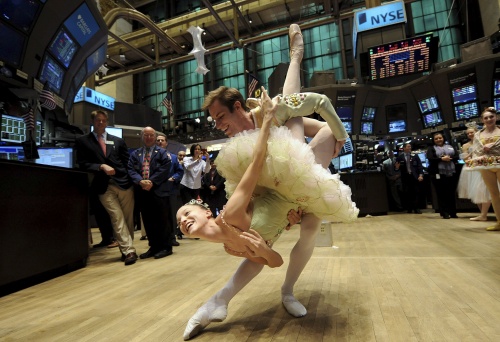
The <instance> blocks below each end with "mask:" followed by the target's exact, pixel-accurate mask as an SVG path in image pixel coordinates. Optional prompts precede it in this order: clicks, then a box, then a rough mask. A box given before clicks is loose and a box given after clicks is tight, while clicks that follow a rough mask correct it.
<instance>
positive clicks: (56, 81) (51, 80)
mask: <svg viewBox="0 0 500 342" xmlns="http://www.w3.org/2000/svg"><path fill="white" fill-rule="evenodd" d="M64 74H65V71H64V69H63V67H61V66H60V65H59V63H58V62H56V60H55V59H54V58H52V57H51V56H49V55H48V54H46V55H45V58H44V59H43V63H42V65H41V68H40V82H42V83H47V86H48V88H49V89H50V90H52V91H53V92H55V93H57V94H59V93H60V92H61V86H62V82H63V80H64Z"/></svg>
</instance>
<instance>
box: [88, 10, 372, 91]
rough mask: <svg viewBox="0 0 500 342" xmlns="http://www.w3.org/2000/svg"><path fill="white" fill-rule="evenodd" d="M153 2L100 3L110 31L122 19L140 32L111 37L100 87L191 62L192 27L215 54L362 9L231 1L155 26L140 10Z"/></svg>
mask: <svg viewBox="0 0 500 342" xmlns="http://www.w3.org/2000/svg"><path fill="white" fill-rule="evenodd" d="M151 2H154V0H117V1H116V0H114V1H112V0H106V1H101V10H102V11H103V12H105V13H106V14H105V15H104V20H105V21H106V24H107V25H108V28H111V27H112V25H113V24H114V23H115V22H116V21H117V20H118V19H125V20H127V21H130V22H136V24H135V26H136V27H141V28H140V29H137V30H134V31H133V32H131V33H126V34H123V35H120V36H118V35H116V34H114V33H112V32H110V33H109V36H108V51H107V55H108V56H107V62H106V69H108V70H106V69H104V71H105V72H106V74H104V73H103V72H100V73H99V76H98V77H96V85H102V84H105V83H107V82H110V81H113V80H116V79H118V78H120V77H124V76H128V75H133V74H137V73H142V72H146V71H150V70H154V69H159V68H165V67H167V66H170V65H174V64H177V63H180V62H184V61H188V60H191V59H193V58H194V57H193V56H192V55H190V54H189V52H190V51H191V50H192V49H193V36H192V35H191V34H190V33H189V32H187V30H188V28H189V27H190V26H199V27H201V28H203V29H204V30H205V33H206V34H203V35H202V42H203V44H204V47H205V49H207V50H208V51H207V52H206V54H211V53H214V52H219V51H223V50H228V49H232V48H240V47H243V46H244V45H246V44H249V43H252V42H257V41H261V40H265V39H269V38H271V37H274V36H280V35H283V34H286V33H287V30H288V26H289V25H290V24H291V23H298V24H301V27H302V28H304V29H305V28H308V27H313V26H318V25H322V24H325V23H331V22H334V21H337V20H338V19H339V17H341V16H343V15H348V13H350V12H351V11H352V9H353V8H355V7H356V6H357V7H359V6H364V2H361V3H360V2H359V1H353V0H344V1H342V0H341V1H339V0H322V1H313V0H228V1H225V2H222V3H218V4H215V5H212V4H210V2H209V1H208V0H201V4H202V6H201V8H196V9H193V10H192V11H190V12H189V13H186V14H184V15H180V16H177V17H174V18H172V19H168V20H166V21H163V22H158V23H155V22H154V21H153V20H151V19H150V18H149V17H148V16H146V15H144V14H143V13H141V12H140V11H139V10H140V8H141V6H144V5H147V4H148V3H151ZM353 2H354V3H356V4H357V5H353ZM103 3H104V4H106V6H107V7H108V8H103ZM106 6H104V7H106ZM137 9H139V10H137ZM250 21H251V23H250ZM137 23H139V25H137Z"/></svg>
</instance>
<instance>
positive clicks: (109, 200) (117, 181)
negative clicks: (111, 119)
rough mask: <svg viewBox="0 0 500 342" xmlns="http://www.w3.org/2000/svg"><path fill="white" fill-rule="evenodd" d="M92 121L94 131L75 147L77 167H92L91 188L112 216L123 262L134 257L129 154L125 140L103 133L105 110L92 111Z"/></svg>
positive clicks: (105, 121) (104, 129)
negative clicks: (128, 165)
mask: <svg viewBox="0 0 500 342" xmlns="http://www.w3.org/2000/svg"><path fill="white" fill-rule="evenodd" d="M90 118H91V121H92V123H93V125H94V131H93V132H91V133H89V134H87V135H84V136H83V137H81V138H78V140H77V141H76V151H77V158H78V164H79V165H80V168H82V169H84V170H87V171H95V175H94V179H93V180H92V183H91V192H94V193H96V194H98V197H99V200H100V202H101V203H102V205H103V207H104V208H105V209H106V211H107V212H108V214H109V217H110V218H111V224H112V226H113V230H114V235H115V238H116V241H117V242H118V244H119V247H120V251H121V253H122V258H121V259H122V261H124V262H125V265H132V264H134V263H135V262H136V261H137V253H136V250H135V247H134V246H133V241H134V190H133V187H132V182H131V180H130V177H129V175H128V172H127V163H128V158H129V153H128V148H127V145H126V144H125V141H124V140H123V139H121V138H118V137H115V136H113V135H111V134H107V133H106V126H107V125H108V114H107V113H106V112H105V111H102V110H97V111H93V112H92V114H91V116H90Z"/></svg>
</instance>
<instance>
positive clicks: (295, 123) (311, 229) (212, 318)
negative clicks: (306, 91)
mask: <svg viewBox="0 0 500 342" xmlns="http://www.w3.org/2000/svg"><path fill="white" fill-rule="evenodd" d="M289 35H290V45H291V54H290V55H291V61H290V66H289V68H288V72H287V75H286V79H285V84H284V87H283V94H285V95H286V94H292V93H298V92H300V63H301V60H302V56H303V40H302V34H301V32H300V28H299V26H298V25H295V24H293V25H291V26H290V30H289ZM209 96H210V95H209ZM209 96H207V99H208V97H209ZM218 102H221V103H218ZM203 107H204V109H208V110H209V112H210V115H211V116H212V118H214V119H215V120H216V127H217V128H218V129H220V130H223V131H224V132H225V133H226V134H227V135H228V136H233V135H235V134H237V133H239V132H242V131H244V130H248V129H254V128H256V127H259V126H260V124H261V122H262V118H260V117H259V116H258V115H256V114H258V113H255V112H248V111H246V109H247V108H246V106H245V104H244V102H243V97H242V96H241V94H239V97H237V98H236V99H233V100H231V101H230V102H229V103H226V102H225V101H220V99H218V98H215V99H214V98H212V99H211V101H208V102H207V101H205V103H204V105H203ZM303 122H304V124H303ZM287 125H288V126H290V127H289V128H290V129H291V131H292V132H294V136H299V137H300V135H302V136H303V134H304V133H305V134H306V135H307V136H310V137H312V136H314V138H313V139H312V141H311V142H310V143H309V146H311V148H312V150H313V152H314V155H315V157H316V162H317V163H319V164H321V165H322V166H323V167H325V168H326V167H327V166H328V164H329V163H330V160H331V158H332V154H335V155H336V154H338V152H339V151H340V149H341V147H342V146H343V144H344V142H345V139H346V137H347V134H346V133H345V131H344V134H345V135H343V136H337V137H336V138H337V139H335V138H334V136H333V134H332V131H331V130H330V128H329V127H328V126H327V125H326V124H325V123H324V122H319V121H317V120H313V119H309V118H302V119H301V118H294V119H291V120H289V121H288V122H287ZM297 132H298V133H297ZM295 134H296V135H295ZM302 141H303V140H302ZM332 148H333V149H334V152H333V153H332ZM290 213H291V214H290ZM290 213H289V216H288V218H289V220H290V221H292V220H295V222H298V220H299V218H297V217H295V216H296V215H295V213H294V212H293V211H291V212H290ZM300 220H301V222H300V237H299V239H298V241H297V243H296V244H295V246H294V247H293V249H292V251H291V253H290V262H289V265H288V268H287V272H286V277H285V281H284V283H283V285H282V287H281V295H282V303H283V305H284V307H285V309H286V310H287V312H288V313H290V314H291V315H292V316H294V317H302V316H305V315H306V314H307V310H306V308H305V307H304V306H303V305H302V304H301V303H300V302H299V301H298V300H297V299H296V298H295V297H294V295H293V288H294V285H295V283H296V282H297V280H298V278H299V276H300V274H301V273H302V271H303V269H304V268H305V266H306V265H307V263H308V261H309V259H310V257H311V255H312V252H313V250H314V245H315V241H316V236H317V234H318V232H319V228H320V224H321V219H320V218H318V217H316V216H315V215H313V214H309V213H306V214H304V215H303V216H302V217H301V218H300ZM262 268H263V264H260V263H256V262H253V261H251V260H249V259H244V260H243V261H242V262H241V264H240V266H239V267H238V269H237V270H236V272H235V274H234V275H233V276H232V277H231V279H230V280H229V281H228V282H227V283H226V285H225V286H224V287H223V288H222V289H221V290H220V291H218V292H217V293H216V294H215V295H213V296H212V297H211V298H210V299H209V300H208V301H207V302H206V303H205V304H204V305H203V306H202V307H200V308H199V309H198V310H197V312H196V313H195V314H194V315H193V316H192V317H191V319H190V320H189V322H188V324H187V326H186V329H185V331H184V339H185V340H187V339H189V338H191V337H193V336H195V335H196V334H198V333H199V332H200V331H201V330H202V329H203V328H205V327H206V326H207V325H208V324H210V322H221V321H223V320H224V319H225V318H226V315H227V305H228V303H229V301H230V300H231V299H232V298H233V297H234V296H235V295H236V294H237V293H238V292H239V291H241V289H243V288H244V287H245V286H246V285H247V284H248V283H249V282H250V281H251V280H252V279H253V278H254V277H256V276H257V275H258V274H259V273H260V272H261V270H262Z"/></svg>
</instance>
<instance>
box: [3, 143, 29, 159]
mask: <svg viewBox="0 0 500 342" xmlns="http://www.w3.org/2000/svg"><path fill="white" fill-rule="evenodd" d="M0 159H7V160H23V159H24V150H23V147H22V146H0Z"/></svg>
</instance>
